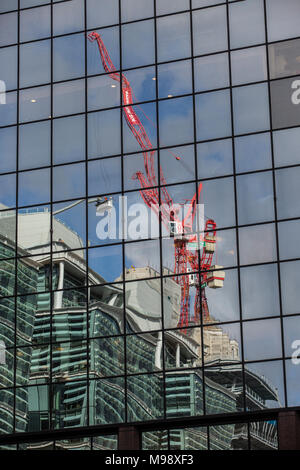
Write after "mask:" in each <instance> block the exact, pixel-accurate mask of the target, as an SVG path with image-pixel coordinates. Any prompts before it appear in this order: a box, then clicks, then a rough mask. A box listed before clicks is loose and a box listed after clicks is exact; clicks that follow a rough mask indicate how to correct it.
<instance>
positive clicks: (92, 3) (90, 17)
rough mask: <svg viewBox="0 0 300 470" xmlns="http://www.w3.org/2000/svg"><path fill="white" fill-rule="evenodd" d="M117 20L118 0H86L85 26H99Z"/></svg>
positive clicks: (110, 23)
mask: <svg viewBox="0 0 300 470" xmlns="http://www.w3.org/2000/svg"><path fill="white" fill-rule="evenodd" d="M118 21H119V2H118V0H109V2H107V0H87V28H88V29H91V28H100V27H101V26H108V25H112V24H116V23H118Z"/></svg>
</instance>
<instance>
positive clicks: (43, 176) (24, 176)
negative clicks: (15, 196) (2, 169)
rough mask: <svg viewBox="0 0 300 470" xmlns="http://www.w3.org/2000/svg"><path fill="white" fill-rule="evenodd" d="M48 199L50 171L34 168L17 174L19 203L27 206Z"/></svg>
mask: <svg viewBox="0 0 300 470" xmlns="http://www.w3.org/2000/svg"><path fill="white" fill-rule="evenodd" d="M48 201H50V171H49V170H35V171H26V172H24V173H20V174H19V200H18V202H19V205H20V206H27V205H34V204H42V203H45V202H48Z"/></svg>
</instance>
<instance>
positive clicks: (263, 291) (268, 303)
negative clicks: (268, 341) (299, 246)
mask: <svg viewBox="0 0 300 470" xmlns="http://www.w3.org/2000/svg"><path fill="white" fill-rule="evenodd" d="M253 292H255V295H253ZM241 294H242V309H243V318H244V319H248V318H257V317H269V316H270V317H272V316H275V315H280V308H279V289H278V272H277V266H276V265H274V264H269V265H265V266H252V267H250V268H242V269H241Z"/></svg>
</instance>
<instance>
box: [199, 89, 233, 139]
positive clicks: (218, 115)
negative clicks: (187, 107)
mask: <svg viewBox="0 0 300 470" xmlns="http://www.w3.org/2000/svg"><path fill="white" fill-rule="evenodd" d="M196 113H197V114H196V115H197V139H198V140H208V139H216V138H218V137H227V136H228V135H230V134H231V111H230V95H229V92H228V91H218V92H215V93H203V94H201V95H197V96H196Z"/></svg>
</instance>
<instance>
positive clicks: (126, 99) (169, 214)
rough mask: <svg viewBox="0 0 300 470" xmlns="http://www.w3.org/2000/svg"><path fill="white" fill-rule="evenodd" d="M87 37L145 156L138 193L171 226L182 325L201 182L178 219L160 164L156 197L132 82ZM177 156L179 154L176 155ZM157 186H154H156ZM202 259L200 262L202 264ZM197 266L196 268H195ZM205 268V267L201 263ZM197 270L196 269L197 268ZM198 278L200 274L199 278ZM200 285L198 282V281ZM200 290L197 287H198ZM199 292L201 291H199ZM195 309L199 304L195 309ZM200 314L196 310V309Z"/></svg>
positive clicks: (147, 144) (208, 260) (149, 145)
mask: <svg viewBox="0 0 300 470" xmlns="http://www.w3.org/2000/svg"><path fill="white" fill-rule="evenodd" d="M88 39H89V40H90V41H91V42H94V41H96V42H97V44H98V49H99V53H100V56H101V61H102V65H103V68H104V70H105V71H106V72H107V73H108V74H109V76H110V77H111V78H112V79H113V80H115V81H117V82H119V83H120V84H121V89H122V97H123V105H124V106H123V107H122V110H123V115H124V117H125V120H126V123H127V125H128V127H129V129H130V130H131V132H132V134H133V135H134V137H135V139H136V140H137V142H138V144H139V145H140V147H141V148H142V151H143V157H144V167H145V174H143V173H142V172H140V171H139V172H137V173H136V174H135V177H136V178H137V179H138V180H139V182H140V185H141V188H142V189H141V191H140V193H141V196H142V198H143V200H144V202H145V204H146V205H147V206H148V207H149V208H150V209H151V210H153V211H155V213H156V214H157V216H158V217H159V212H160V213H161V220H162V222H163V224H164V225H165V227H166V228H167V229H168V230H170V228H171V232H173V233H172V235H173V236H174V251H175V267H174V275H175V276H174V280H176V282H177V283H178V284H179V285H180V287H181V310H180V319H179V323H178V326H179V327H180V328H184V327H186V326H188V324H189V276H188V275H184V274H186V273H187V263H188V261H189V262H190V264H191V266H192V268H193V269H194V266H196V265H197V263H196V257H197V256H198V255H197V256H193V255H192V254H191V253H190V252H188V250H187V243H188V241H189V237H190V235H192V233H193V222H194V218H195V215H196V209H197V198H198V199H199V196H200V192H201V189H202V184H201V183H200V184H199V187H198V195H197V194H194V196H193V198H192V199H191V200H190V201H189V209H188V211H187V213H186V215H185V217H184V218H183V219H180V218H179V216H178V212H179V211H178V207H176V205H174V203H173V200H172V198H171V196H170V194H169V192H168V190H167V188H166V186H165V185H166V180H165V177H164V175H163V172H162V169H161V168H160V170H159V171H160V183H161V185H162V187H161V193H160V197H159V189H158V188H157V186H158V182H157V178H156V174H155V165H154V155H155V151H154V150H153V146H152V143H151V141H150V139H149V137H148V135H147V132H146V131H145V128H144V126H143V124H142V123H141V121H140V119H139V117H138V115H137V114H136V112H135V109H134V107H133V105H134V103H133V92H132V88H131V85H130V83H129V81H128V80H127V78H126V77H125V75H124V74H123V73H121V74H120V73H118V72H117V71H116V68H115V66H114V64H113V63H112V60H111V58H110V56H109V54H108V51H107V49H106V47H105V44H104V42H103V40H102V38H101V36H100V34H98V33H96V32H92V33H90V34H89V35H88ZM176 159H177V160H180V158H179V157H176ZM155 186H156V187H155ZM202 259H203V263H206V264H204V265H203V266H206V267H208V263H210V265H211V262H212V257H210V256H208V257H207V258H206V255H202ZM202 259H201V266H202ZM196 269H197V270H198V266H197V268H195V270H196ZM204 269H206V268H205V267H204ZM198 272H199V270H198ZM199 280H200V278H199ZM199 285H200V282H199ZM199 292H200V291H199ZM199 296H200V293H199ZM196 297H197V299H196V301H197V303H198V304H199V307H200V303H199V302H200V300H199V299H200V297H199V299H198V296H196ZM196 310H197V312H199V311H200V309H199V310H198V306H197V308H196V305H195V311H196ZM197 315H199V313H197Z"/></svg>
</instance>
